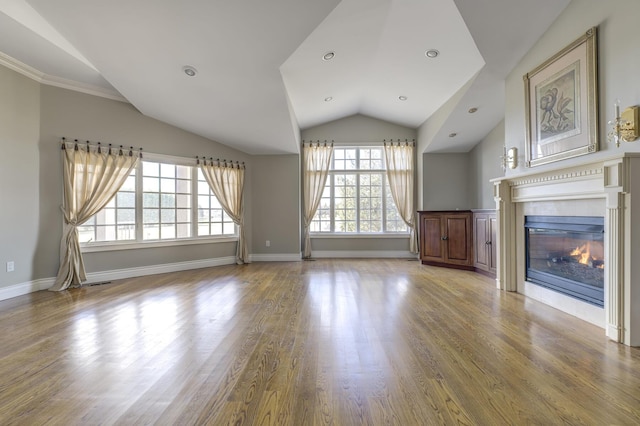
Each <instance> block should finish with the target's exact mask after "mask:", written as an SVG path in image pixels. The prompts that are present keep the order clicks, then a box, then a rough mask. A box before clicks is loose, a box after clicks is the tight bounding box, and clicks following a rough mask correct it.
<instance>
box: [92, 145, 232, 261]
mask: <svg viewBox="0 0 640 426" xmlns="http://www.w3.org/2000/svg"><path fill="white" fill-rule="evenodd" d="M143 161H149V162H158V163H164V164H175V165H181V166H189V167H191V168H192V171H191V237H186V238H175V239H166V240H143V239H142V232H143V231H142V227H143V223H142V219H143V218H142V214H143V208H142V196H143V192H142V162H143ZM135 170H136V213H135V214H136V223H135V228H136V239H135V240H120V241H92V242H84V243H80V248H81V250H82V252H83V253H91V252H101V251H117V250H132V249H140V248H154V247H171V246H182V245H196V244H212V243H227V242H235V241H238V227H237V226H234V229H235V233H234V234H233V235H213V236H212V235H205V236H197V232H198V205H197V200H198V165H197V163H196V160H195V159H192V158H185V157H176V156H172V155H163V154H154V153H149V152H145V153H143V158H142V159H141V161H140V163H139V164H138V166H137V167H136V169H135Z"/></svg>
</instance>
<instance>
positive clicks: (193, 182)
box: [78, 154, 236, 243]
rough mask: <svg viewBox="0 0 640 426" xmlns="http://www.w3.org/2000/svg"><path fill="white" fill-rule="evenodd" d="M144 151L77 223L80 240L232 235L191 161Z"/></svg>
mask: <svg viewBox="0 0 640 426" xmlns="http://www.w3.org/2000/svg"><path fill="white" fill-rule="evenodd" d="M147 156H148V157H151V159H148V160H147V159H145V160H144V161H141V162H140V164H139V165H138V167H137V168H136V169H135V170H134V171H132V173H131V175H129V177H128V178H127V180H126V182H125V183H124V185H123V186H122V188H120V191H118V193H117V194H116V196H115V197H114V198H113V199H112V200H111V201H110V202H109V204H107V206H105V208H103V209H102V210H101V211H99V212H98V213H97V214H96V215H94V216H93V217H92V218H91V219H89V221H87V222H86V223H84V224H83V225H82V226H79V227H78V234H79V237H80V242H81V243H93V242H110V243H114V242H120V241H122V242H136V241H138V242H139V241H173V240H181V239H188V238H194V237H195V238H199V237H212V236H213V237H217V236H235V235H236V226H235V224H234V223H233V220H231V218H230V217H229V216H228V215H227V214H226V213H224V211H223V210H222V206H221V205H220V203H219V202H218V200H217V198H216V197H215V195H213V193H212V192H211V189H210V188H209V185H208V184H207V182H206V181H205V180H204V176H203V175H202V173H201V172H200V170H199V169H198V168H197V167H196V166H195V165H189V164H177V163H172V162H169V161H166V160H163V161H154V160H153V156H152V155H149V154H147ZM178 163H179V162H178ZM138 224H139V225H140V226H137V225H138Z"/></svg>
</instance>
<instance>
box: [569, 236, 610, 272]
mask: <svg viewBox="0 0 640 426" xmlns="http://www.w3.org/2000/svg"><path fill="white" fill-rule="evenodd" d="M571 256H574V257H575V258H576V259H577V260H578V263H581V264H583V265H587V266H590V267H592V268H599V269H603V268H604V262H603V261H602V259H598V258H596V257H593V256H592V255H591V244H590V243H589V242H586V243H584V244H583V245H581V246H578V247H576V248H575V249H573V251H571Z"/></svg>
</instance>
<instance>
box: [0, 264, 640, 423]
mask: <svg viewBox="0 0 640 426" xmlns="http://www.w3.org/2000/svg"><path fill="white" fill-rule="evenodd" d="M0 330H1V331H0V423H1V424H3V425H12V424H16V425H18V424H19V425H36V424H61V425H62V424H64V425H71V424H89V425H94V424H104V425H107V424H171V425H174V424H180V425H195V424H198V425H200V424H211V425H223V424H250V425H254V424H259V425H295V426H298V425H324V424H336V425H340V424H344V425H362V424H368V425H386V424H391V425H439V424H470V425H498V424H542V425H552V424H587V425H604V424H628V425H634V424H640V350H639V349H635V348H628V347H625V346H623V345H619V344H616V343H613V342H611V341H609V340H608V339H607V338H606V337H605V336H604V333H603V331H602V330H601V329H598V328H597V327H594V326H592V325H589V324H587V323H585V322H583V321H580V320H578V319H576V318H573V317H571V316H569V315H566V314H564V313H562V312H559V311H557V310H555V309H553V308H550V307H548V306H546V305H543V304H540V303H538V302H535V301H533V300H529V299H526V298H524V297H522V296H521V295H518V294H513V293H504V292H500V291H497V290H496V289H495V287H494V282H493V280H492V279H490V278H487V277H485V276H482V275H479V274H475V273H472V272H466V271H456V270H451V269H443V268H437V267H430V266H424V265H420V264H419V262H415V261H414V262H411V261H406V260H318V261H309V262H292V263H254V264H250V265H244V266H235V265H233V266H224V267H217V268H209V269H201V270H196V271H188V272H181V273H171V274H163V275H155V276H148V277H141V278H135V279H128V280H121V281H116V282H113V283H111V284H105V285H100V286H90V287H84V288H81V289H75V290H71V291H67V292H64V293H52V292H38V293H33V294H31V295H28V296H22V297H17V298H14V299H10V300H6V301H2V302H0Z"/></svg>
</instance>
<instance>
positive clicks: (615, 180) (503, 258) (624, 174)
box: [492, 153, 640, 346]
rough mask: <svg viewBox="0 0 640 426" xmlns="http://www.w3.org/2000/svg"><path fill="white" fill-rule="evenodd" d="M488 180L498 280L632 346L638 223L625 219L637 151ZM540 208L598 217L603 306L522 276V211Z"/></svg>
mask: <svg viewBox="0 0 640 426" xmlns="http://www.w3.org/2000/svg"><path fill="white" fill-rule="evenodd" d="M492 182H493V184H494V199H495V201H496V212H497V221H498V230H497V233H498V237H497V240H498V241H497V253H498V270H497V274H496V283H497V286H498V288H500V289H502V290H506V291H517V292H521V293H524V294H526V295H527V296H532V297H534V298H537V299H538V300H541V301H543V302H545V303H548V304H550V305H552V306H554V307H556V308H558V309H561V310H564V311H565V312H568V313H571V314H573V315H576V316H578V317H581V318H583V319H585V320H587V321H590V322H592V323H594V324H596V325H599V326H601V327H603V328H604V329H605V332H606V334H607V336H609V338H611V339H612V340H615V341H617V342H621V343H624V344H627V345H631V346H640V229H635V228H633V227H632V224H633V223H640V154H635V153H624V154H620V155H615V156H610V157H601V158H599V159H597V160H593V161H589V162H585V163H583V164H579V165H571V166H569V167H564V168H555V169H548V168H547V169H544V170H540V171H535V170H533V171H530V172H527V173H521V174H513V175H508V176H505V177H502V178H498V179H493V180H492ZM634 193H635V194H636V196H635V197H632V195H633V194H634ZM545 209H546V210H549V209H551V210H558V211H563V210H564V211H570V212H571V214H573V215H576V214H577V215H584V216H588V215H599V216H604V217H605V259H606V267H605V284H604V285H605V305H604V309H601V308H596V307H592V306H584V305H587V304H584V305H583V304H581V302H575V301H572V300H567V299H569V298H563V297H564V296H562V297H561V296H556V295H554V294H550V293H548V292H547V293H541V292H540V291H539V290H531V288H530V286H529V283H527V282H526V280H525V271H524V269H525V268H526V267H525V265H524V263H525V262H524V216H525V211H529V212H537V211H541V210H545ZM594 212H595V214H594ZM529 214H531V213H529ZM534 214H539V213H534ZM560 215H561V214H560ZM567 215H569V213H567ZM513 253H515V254H516V255H515V256H513V255H512V254H513ZM634 279H635V282H634Z"/></svg>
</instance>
